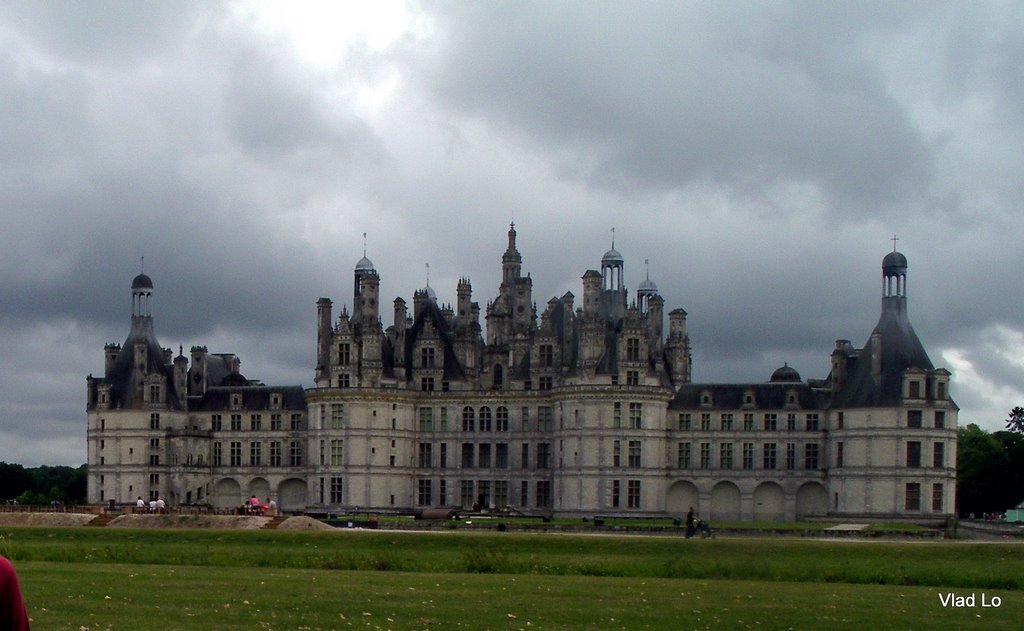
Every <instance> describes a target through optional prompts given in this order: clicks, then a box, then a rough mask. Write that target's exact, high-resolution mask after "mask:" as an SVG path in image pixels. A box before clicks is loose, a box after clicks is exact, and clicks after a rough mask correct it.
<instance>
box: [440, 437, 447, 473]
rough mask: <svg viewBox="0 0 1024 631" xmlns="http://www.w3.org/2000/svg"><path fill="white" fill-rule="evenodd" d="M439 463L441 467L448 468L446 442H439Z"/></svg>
mask: <svg viewBox="0 0 1024 631" xmlns="http://www.w3.org/2000/svg"><path fill="white" fill-rule="evenodd" d="M439 464H440V466H441V468H442V469H447V468H448V443H441V462H440V463H439Z"/></svg>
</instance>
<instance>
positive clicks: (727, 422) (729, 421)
mask: <svg viewBox="0 0 1024 631" xmlns="http://www.w3.org/2000/svg"><path fill="white" fill-rule="evenodd" d="M732 430H733V415H732V414H723V415H722V431H723V432H731V431H732Z"/></svg>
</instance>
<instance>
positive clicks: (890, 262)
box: [882, 250, 907, 275]
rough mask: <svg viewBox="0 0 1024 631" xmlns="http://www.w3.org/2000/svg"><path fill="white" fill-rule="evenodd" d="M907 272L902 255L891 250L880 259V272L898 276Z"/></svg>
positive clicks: (905, 260) (905, 262)
mask: <svg viewBox="0 0 1024 631" xmlns="http://www.w3.org/2000/svg"><path fill="white" fill-rule="evenodd" d="M901 271H902V272H906V271H907V257H905V256H903V254H902V253H900V252H897V251H896V250H893V251H892V252H889V253H888V254H886V255H885V258H883V259H882V272H883V273H886V274H888V275H892V274H898V273H900V272H901Z"/></svg>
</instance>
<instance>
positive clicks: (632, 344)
mask: <svg viewBox="0 0 1024 631" xmlns="http://www.w3.org/2000/svg"><path fill="white" fill-rule="evenodd" d="M626 361H628V362H638V361H640V339H639V338H635V337H629V338H626Z"/></svg>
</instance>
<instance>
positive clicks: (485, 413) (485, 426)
mask: <svg viewBox="0 0 1024 631" xmlns="http://www.w3.org/2000/svg"><path fill="white" fill-rule="evenodd" d="M491 429H492V425H491V408H489V407H487V406H486V405H485V406H484V407H482V408H480V431H481V432H489V431H491Z"/></svg>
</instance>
